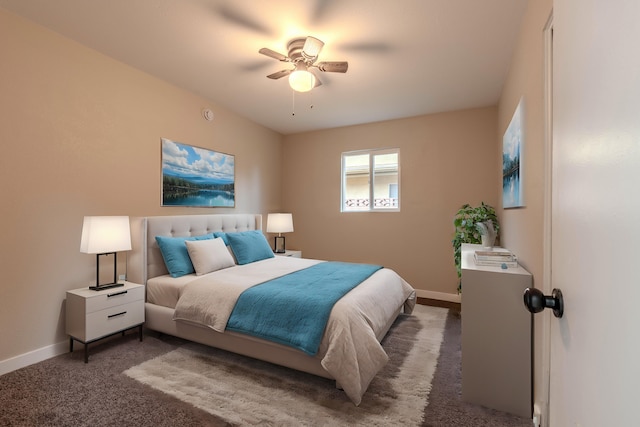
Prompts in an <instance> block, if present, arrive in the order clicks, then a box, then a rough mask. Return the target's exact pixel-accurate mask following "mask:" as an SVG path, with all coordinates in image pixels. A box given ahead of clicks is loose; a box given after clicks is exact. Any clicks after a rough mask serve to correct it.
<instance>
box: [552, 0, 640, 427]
mask: <svg viewBox="0 0 640 427" xmlns="http://www.w3.org/2000/svg"><path fill="white" fill-rule="evenodd" d="M553 15H554V46H553V50H554V59H553V72H554V77H553V85H554V94H553V111H554V112H553V147H554V148H553V181H552V182H553V184H552V199H553V200H552V248H551V250H552V273H551V277H552V286H553V287H555V288H560V289H561V290H562V291H563V293H564V300H565V313H564V317H563V318H562V319H556V318H554V317H551V355H550V370H551V372H550V389H549V398H550V402H549V421H550V423H549V425H551V426H553V427H572V426H582V427H587V426H594V427H600V426H614V427H617V426H637V425H640V397H639V396H640V393H639V391H638V389H639V386H640V279H639V276H638V274H636V273H637V272H638V271H639V270H640V269H639V268H638V267H639V266H640V1H638V0H555V2H554V12H553ZM548 311H549V310H546V313H544V315H545V316H552V314H550V313H549V312H548Z"/></svg>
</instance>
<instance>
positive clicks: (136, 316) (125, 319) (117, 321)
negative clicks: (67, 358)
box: [75, 301, 144, 341]
mask: <svg viewBox="0 0 640 427" xmlns="http://www.w3.org/2000/svg"><path fill="white" fill-rule="evenodd" d="M140 323H144V304H141V303H140V301H133V302H130V303H128V304H122V305H118V306H116V307H110V308H107V309H105V310H100V311H96V312H94V313H90V314H87V323H86V336H85V337H75V338H79V339H81V340H83V341H92V340H95V339H98V338H101V337H104V336H106V335H110V334H113V333H115V332H118V331H121V330H124V329H127V328H130V327H132V326H135V325H138V324H140Z"/></svg>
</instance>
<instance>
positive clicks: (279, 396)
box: [125, 305, 447, 426]
mask: <svg viewBox="0 0 640 427" xmlns="http://www.w3.org/2000/svg"><path fill="white" fill-rule="evenodd" d="M446 315H447V309H444V308H438V307H428V306H422V305H418V306H416V309H415V310H414V312H413V315H411V316H404V315H402V316H401V317H400V319H399V320H398V321H396V323H395V325H394V326H393V327H392V329H391V331H390V332H389V334H388V335H387V337H386V338H385V340H384V341H383V346H384V348H385V351H386V352H387V354H388V355H389V357H390V359H391V360H390V361H389V363H388V364H387V366H385V368H384V369H383V370H382V371H381V372H380V373H379V374H378V375H377V376H376V377H375V378H374V380H373V381H372V383H371V385H370V386H369V389H368V390H367V392H366V393H365V395H364V397H363V400H362V403H361V404H360V406H358V407H356V406H354V405H353V403H352V402H351V401H350V400H349V399H348V398H347V397H346V395H345V394H344V392H342V391H341V390H338V389H336V388H335V382H334V381H330V380H327V379H325V378H320V377H316V376H313V375H308V374H305V373H301V372H298V371H294V370H291V369H286V368H281V367H278V366H274V365H272V364H269V363H264V362H260V361H256V360H253V359H249V358H246V357H242V356H238V355H234V354H231V353H228V352H225V351H221V350H217V349H212V348H209V347H206V346H201V345H198V344H191V343H190V344H187V345H184V346H182V347H180V348H178V349H176V350H174V351H171V352H169V353H166V354H164V355H162V356H159V357H157V358H155V359H151V360H148V361H146V362H144V363H142V364H140V365H137V366H134V367H133V368H130V369H128V370H127V371H125V374H126V375H128V376H130V377H131V378H134V379H136V380H138V381H140V382H142V383H144V384H147V385H149V386H151V387H153V388H155V389H158V390H160V391H162V392H164V393H167V394H169V395H172V396H174V397H176V398H178V399H180V400H182V401H185V402H188V403H190V404H192V405H194V406H196V407H198V408H201V409H203V410H205V411H207V412H209V413H211V414H213V415H216V416H218V417H220V418H222V419H224V420H226V421H228V422H229V423H232V424H238V425H278V426H289V425H290V426H306V425H309V426H311V425H313V426H342V425H351V426H353V425H358V426H390V425H406V426H415V425H420V424H421V423H422V421H423V414H424V408H425V407H426V405H427V402H428V400H427V399H428V395H429V391H430V390H431V380H432V378H433V373H434V371H435V368H436V364H437V360H438V354H439V352H440V344H441V342H442V335H443V331H444V326H445V321H446Z"/></svg>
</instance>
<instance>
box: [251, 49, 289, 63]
mask: <svg viewBox="0 0 640 427" xmlns="http://www.w3.org/2000/svg"><path fill="white" fill-rule="evenodd" d="M258 52H259V53H261V54H263V55H266V56H268V57H270V58H273V59H277V60H278V61H282V62H286V61H288V60H289V58H288V57H287V56H285V55H283V54H281V53H278V52H276V51H273V50H271V49H268V48H266V47H263V48H262V49H260V50H259V51H258Z"/></svg>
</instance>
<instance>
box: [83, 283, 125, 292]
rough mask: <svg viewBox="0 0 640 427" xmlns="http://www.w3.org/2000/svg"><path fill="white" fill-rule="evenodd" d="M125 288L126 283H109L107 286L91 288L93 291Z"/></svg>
mask: <svg viewBox="0 0 640 427" xmlns="http://www.w3.org/2000/svg"><path fill="white" fill-rule="evenodd" d="M121 286H124V283H108V284H106V285H96V286H89V289H91V290H92V291H104V290H105V289H113V288H119V287H121Z"/></svg>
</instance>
